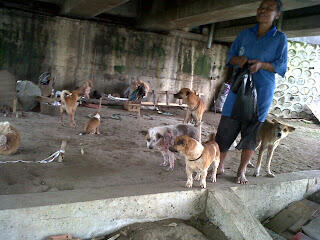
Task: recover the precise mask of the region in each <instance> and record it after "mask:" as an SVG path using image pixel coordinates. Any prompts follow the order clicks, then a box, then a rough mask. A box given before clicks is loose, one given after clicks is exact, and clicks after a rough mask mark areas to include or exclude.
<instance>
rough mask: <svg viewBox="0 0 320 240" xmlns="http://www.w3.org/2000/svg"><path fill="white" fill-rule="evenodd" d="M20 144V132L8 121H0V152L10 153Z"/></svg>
mask: <svg viewBox="0 0 320 240" xmlns="http://www.w3.org/2000/svg"><path fill="white" fill-rule="evenodd" d="M19 145H20V134H19V132H18V130H17V129H16V128H15V127H13V126H12V125H11V124H10V123H9V122H0V154H3V155H10V154H13V153H15V152H16V151H17V149H18V147H19Z"/></svg>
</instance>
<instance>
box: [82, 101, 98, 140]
mask: <svg viewBox="0 0 320 240" xmlns="http://www.w3.org/2000/svg"><path fill="white" fill-rule="evenodd" d="M101 100H102V98H100V102H99V108H98V111H97V112H96V113H95V114H94V115H93V117H92V118H91V119H90V120H89V121H88V122H87V124H86V126H85V128H84V132H82V133H80V134H79V135H84V134H100V131H99V127H100V121H101V120H100V118H101V116H100V115H101V114H100V111H101Z"/></svg>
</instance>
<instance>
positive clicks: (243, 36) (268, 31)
mask: <svg viewBox="0 0 320 240" xmlns="http://www.w3.org/2000/svg"><path fill="white" fill-rule="evenodd" d="M281 9H282V3H281V1H280V0H263V1H262V2H261V4H260V6H259V8H258V9H257V22H258V24H257V25H256V26H254V27H252V28H249V29H245V30H243V31H242V32H241V33H240V34H239V35H238V36H237V38H236V40H235V41H234V42H233V44H232V46H231V48H230V50H229V54H228V60H227V64H228V65H232V66H236V67H242V66H244V64H245V63H247V62H248V63H249V64H251V67H250V71H251V72H252V73H253V79H254V84H255V86H256V89H257V102H258V119H257V120H255V121H251V122H241V121H238V120H235V119H232V118H231V113H232V108H233V105H234V103H235V101H236V97H237V95H236V94H235V93H233V92H232V91H230V92H229V95H228V97H227V99H226V102H225V104H224V107H223V110H222V116H221V120H220V123H219V127H218V130H217V136H216V141H217V143H218V144H219V147H220V151H221V160H220V165H219V168H218V173H220V174H222V173H223V172H224V162H225V158H226V156H227V152H228V150H229V147H230V146H231V144H232V143H233V141H234V140H235V139H236V137H237V136H238V134H239V132H241V141H240V142H239V144H238V146H237V149H238V150H240V149H242V153H241V163H240V166H239V168H238V172H237V178H236V183H239V184H247V182H248V181H247V179H246V176H245V173H246V167H247V164H248V162H249V160H250V158H251V157H252V155H253V153H254V150H255V148H256V144H257V142H256V138H257V135H258V132H259V129H260V127H261V125H262V123H263V122H264V121H265V119H266V117H267V115H268V111H269V108H270V106H271V103H272V99H273V95H274V90H275V73H278V74H279V75H281V76H282V77H283V76H284V74H285V72H286V69H287V37H286V35H285V34H284V33H282V32H280V31H278V30H277V28H276V27H275V24H274V22H275V20H277V19H279V17H280V14H281Z"/></svg>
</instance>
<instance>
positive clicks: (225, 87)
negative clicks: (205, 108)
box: [215, 83, 230, 112]
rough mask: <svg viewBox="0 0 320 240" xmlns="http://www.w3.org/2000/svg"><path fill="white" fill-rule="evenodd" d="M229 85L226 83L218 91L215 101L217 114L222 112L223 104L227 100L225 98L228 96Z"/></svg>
mask: <svg viewBox="0 0 320 240" xmlns="http://www.w3.org/2000/svg"><path fill="white" fill-rule="evenodd" d="M229 90H230V85H229V84H228V83H224V84H223V86H222V87H221V89H220V92H219V95H218V98H217V101H216V106H215V107H216V110H217V111H218V112H222V108H223V104H224V102H225V101H226V99H227V96H228V94H229Z"/></svg>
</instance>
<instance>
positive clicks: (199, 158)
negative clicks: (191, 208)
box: [169, 134, 220, 188]
mask: <svg viewBox="0 0 320 240" xmlns="http://www.w3.org/2000/svg"><path fill="white" fill-rule="evenodd" d="M169 149H170V151H172V152H179V153H181V154H182V155H184V157H185V161H186V173H187V177H188V180H187V183H186V187H187V188H191V187H192V184H193V178H192V174H193V172H197V176H198V174H200V187H201V188H206V185H207V184H206V178H207V173H208V168H209V167H210V165H211V164H213V172H212V177H211V180H212V182H216V181H217V178H216V176H217V169H218V166H219V163H220V150H219V146H218V144H217V143H216V142H215V134H211V136H210V140H209V141H207V142H205V143H203V144H201V143H200V142H198V141H197V140H195V139H193V138H190V137H189V136H186V135H184V136H180V137H177V138H176V139H175V141H174V145H173V146H172V147H170V148H169ZM196 178H197V177H196Z"/></svg>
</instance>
